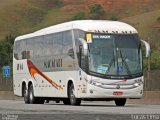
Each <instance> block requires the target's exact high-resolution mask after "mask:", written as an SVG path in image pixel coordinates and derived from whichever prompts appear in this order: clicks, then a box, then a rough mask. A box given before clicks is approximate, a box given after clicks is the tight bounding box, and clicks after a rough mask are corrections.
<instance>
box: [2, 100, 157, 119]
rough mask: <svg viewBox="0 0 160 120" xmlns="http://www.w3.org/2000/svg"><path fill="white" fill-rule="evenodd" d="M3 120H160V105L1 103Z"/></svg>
mask: <svg viewBox="0 0 160 120" xmlns="http://www.w3.org/2000/svg"><path fill="white" fill-rule="evenodd" d="M0 114H1V116H0V119H2V120H7V118H8V119H9V120H21V119H22V120H32V119H34V120H50V119H53V120H85V119H87V120H112V119H113V120H122V119H123V120H140V119H141V120H160V105H143V104H126V106H125V107H116V106H115V104H114V102H82V104H81V106H69V105H63V104H62V103H55V102H52V101H51V102H50V103H46V104H42V105H41V104H34V105H33V104H24V102H23V101H13V100H0Z"/></svg>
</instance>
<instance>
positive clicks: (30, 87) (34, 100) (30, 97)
mask: <svg viewBox="0 0 160 120" xmlns="http://www.w3.org/2000/svg"><path fill="white" fill-rule="evenodd" d="M29 103H30V104H35V103H36V98H35V96H34V90H33V85H32V84H31V85H30V86H29Z"/></svg>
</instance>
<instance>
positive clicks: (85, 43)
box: [78, 38, 88, 56]
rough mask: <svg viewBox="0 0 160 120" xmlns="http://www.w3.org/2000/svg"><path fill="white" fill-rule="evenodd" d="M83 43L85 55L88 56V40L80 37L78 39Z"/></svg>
mask: <svg viewBox="0 0 160 120" xmlns="http://www.w3.org/2000/svg"><path fill="white" fill-rule="evenodd" d="M78 40H79V41H80V42H81V43H82V49H83V51H84V53H83V54H84V56H87V55H88V45H87V42H86V40H84V39H82V38H79V39H78Z"/></svg>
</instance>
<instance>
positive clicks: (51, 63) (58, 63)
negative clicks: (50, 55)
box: [44, 59, 62, 68]
mask: <svg viewBox="0 0 160 120" xmlns="http://www.w3.org/2000/svg"><path fill="white" fill-rule="evenodd" d="M44 67H45V68H58V67H62V59H54V60H47V61H44Z"/></svg>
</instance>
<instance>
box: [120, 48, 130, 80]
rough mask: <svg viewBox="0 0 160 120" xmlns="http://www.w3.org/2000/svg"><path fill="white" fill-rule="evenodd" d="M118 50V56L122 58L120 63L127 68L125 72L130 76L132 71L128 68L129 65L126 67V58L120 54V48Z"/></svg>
mask: <svg viewBox="0 0 160 120" xmlns="http://www.w3.org/2000/svg"><path fill="white" fill-rule="evenodd" d="M119 51H120V57H121V59H122V64H124V66H125V68H126V70H127V74H128V75H129V76H131V77H132V73H131V71H130V69H129V67H128V64H127V62H126V61H125V59H126V58H124V57H123V56H122V52H121V49H119Z"/></svg>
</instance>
